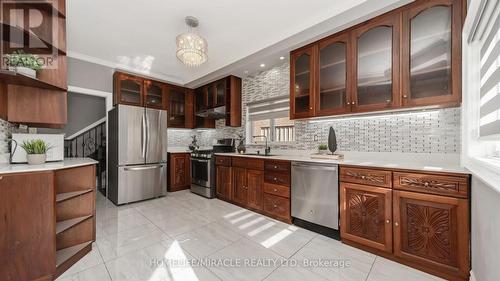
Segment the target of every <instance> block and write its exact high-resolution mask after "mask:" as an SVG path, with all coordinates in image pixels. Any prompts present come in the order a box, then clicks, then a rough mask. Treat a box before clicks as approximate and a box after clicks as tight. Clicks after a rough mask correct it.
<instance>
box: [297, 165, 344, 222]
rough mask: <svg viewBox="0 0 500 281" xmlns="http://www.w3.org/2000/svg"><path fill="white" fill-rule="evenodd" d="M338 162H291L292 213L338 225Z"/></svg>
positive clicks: (311, 219) (311, 220)
mask: <svg viewBox="0 0 500 281" xmlns="http://www.w3.org/2000/svg"><path fill="white" fill-rule="evenodd" d="M338 200H339V181H338V166H337V165H328V164H315V163H302V162H293V163H292V217H295V218H299V219H302V220H305V221H308V222H312V223H315V224H318V225H321V226H326V227H329V228H333V229H336V230H338V229H339V218H338V214H339V201H338Z"/></svg>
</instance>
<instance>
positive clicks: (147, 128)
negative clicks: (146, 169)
mask: <svg viewBox="0 0 500 281" xmlns="http://www.w3.org/2000/svg"><path fill="white" fill-rule="evenodd" d="M150 129H151V128H149V117H148V113H147V109H146V153H145V156H146V157H147V156H148V154H149V139H150V136H149V132H150Z"/></svg>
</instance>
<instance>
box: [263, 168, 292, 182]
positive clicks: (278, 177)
mask: <svg viewBox="0 0 500 281" xmlns="http://www.w3.org/2000/svg"><path fill="white" fill-rule="evenodd" d="M264 181H265V182H267V183H272V184H280V185H286V186H290V174H282V173H276V172H268V171H266V172H265V175H264Z"/></svg>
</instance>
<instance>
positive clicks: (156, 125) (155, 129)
mask: <svg viewBox="0 0 500 281" xmlns="http://www.w3.org/2000/svg"><path fill="white" fill-rule="evenodd" d="M145 119H146V153H145V155H146V160H145V162H146V164H149V163H161V162H167V141H168V139H167V120H168V119H167V112H166V111H164V110H159V109H153V108H146V114H145Z"/></svg>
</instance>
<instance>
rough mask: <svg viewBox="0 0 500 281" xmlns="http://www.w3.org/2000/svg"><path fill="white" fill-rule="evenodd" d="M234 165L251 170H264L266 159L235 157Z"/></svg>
mask: <svg viewBox="0 0 500 281" xmlns="http://www.w3.org/2000/svg"><path fill="white" fill-rule="evenodd" d="M232 162H233V167H240V168H245V169H251V170H261V171H262V170H264V160H261V159H255V158H250V157H233V159H232Z"/></svg>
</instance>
